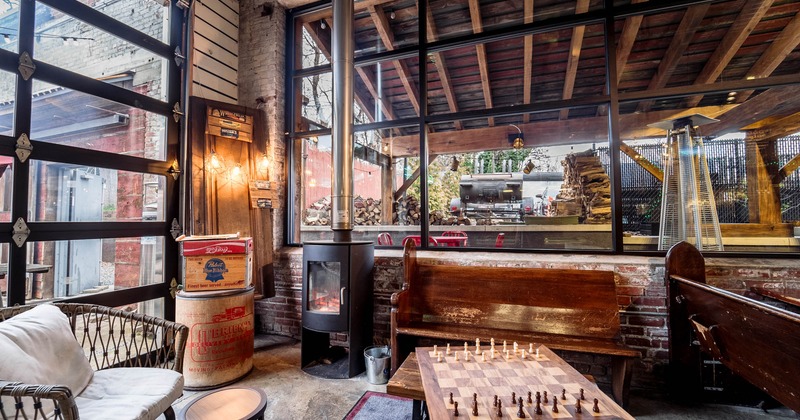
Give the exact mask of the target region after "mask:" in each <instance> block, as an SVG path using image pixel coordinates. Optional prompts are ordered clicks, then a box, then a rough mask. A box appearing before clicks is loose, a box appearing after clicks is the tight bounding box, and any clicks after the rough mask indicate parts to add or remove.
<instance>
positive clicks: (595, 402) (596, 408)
mask: <svg viewBox="0 0 800 420" xmlns="http://www.w3.org/2000/svg"><path fill="white" fill-rule="evenodd" d="M599 402H600V401H597V398H595V399H594V407H592V411H594V412H595V413H599V412H600V407H599V406H598V405H597V403H599Z"/></svg>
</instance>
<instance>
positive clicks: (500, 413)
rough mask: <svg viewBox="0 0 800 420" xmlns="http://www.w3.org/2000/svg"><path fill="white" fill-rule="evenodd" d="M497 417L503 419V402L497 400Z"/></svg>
mask: <svg viewBox="0 0 800 420" xmlns="http://www.w3.org/2000/svg"><path fill="white" fill-rule="evenodd" d="M497 417H503V400H500V399H498V400H497Z"/></svg>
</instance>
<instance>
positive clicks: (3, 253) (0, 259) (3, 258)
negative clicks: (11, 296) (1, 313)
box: [0, 243, 11, 306]
mask: <svg viewBox="0 0 800 420" xmlns="http://www.w3.org/2000/svg"><path fill="white" fill-rule="evenodd" d="M9 246H11V244H10V243H0V306H8V247H9Z"/></svg>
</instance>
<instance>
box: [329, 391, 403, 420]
mask: <svg viewBox="0 0 800 420" xmlns="http://www.w3.org/2000/svg"><path fill="white" fill-rule="evenodd" d="M411 403H412V401H411V399H409V398H403V397H396V396H394V395H389V394H383V393H380V392H372V391H367V392H365V393H364V395H362V396H361V398H360V399H359V400H358V402H357V403H356V405H354V406H353V408H351V409H350V412H349V413H347V415H346V416H344V420H406V419H410V418H411V408H412V407H411Z"/></svg>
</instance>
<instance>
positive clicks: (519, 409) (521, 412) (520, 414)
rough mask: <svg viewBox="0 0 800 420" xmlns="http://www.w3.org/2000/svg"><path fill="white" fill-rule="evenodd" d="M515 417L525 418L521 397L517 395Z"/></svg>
mask: <svg viewBox="0 0 800 420" xmlns="http://www.w3.org/2000/svg"><path fill="white" fill-rule="evenodd" d="M517 418H520V419H524V418H525V411H524V410H523V409H522V397H519V403H518V404H517Z"/></svg>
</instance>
